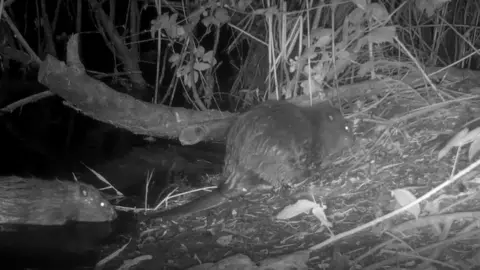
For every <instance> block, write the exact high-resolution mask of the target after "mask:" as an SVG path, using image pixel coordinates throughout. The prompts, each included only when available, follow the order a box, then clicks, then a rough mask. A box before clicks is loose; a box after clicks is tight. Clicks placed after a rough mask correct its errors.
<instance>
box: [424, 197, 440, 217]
mask: <svg viewBox="0 0 480 270" xmlns="http://www.w3.org/2000/svg"><path fill="white" fill-rule="evenodd" d="M424 210H425V211H427V212H428V213H429V214H431V215H436V214H438V213H440V204H439V201H438V200H434V201H432V202H430V201H428V202H426V203H425V207H424Z"/></svg>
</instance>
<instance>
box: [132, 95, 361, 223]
mask: <svg viewBox="0 0 480 270" xmlns="http://www.w3.org/2000/svg"><path fill="white" fill-rule="evenodd" d="M354 140H355V137H354V135H353V133H352V131H351V128H350V125H349V124H348V122H347V121H346V120H345V118H344V117H343V115H342V113H341V112H340V111H339V110H338V109H336V108H334V107H332V106H331V105H330V104H329V103H326V102H323V103H319V104H316V105H314V106H311V107H299V106H297V105H294V104H292V103H288V102H285V101H270V102H266V103H263V104H260V105H257V106H256V107H254V108H252V109H251V110H249V111H247V112H245V113H243V114H241V115H239V116H238V118H237V119H236V120H235V121H234V122H233V123H232V125H231V126H230V127H229V130H228V131H227V138H226V156H225V164H224V167H223V173H222V177H223V178H224V179H225V180H224V181H223V182H221V183H220V184H219V186H218V187H217V188H216V189H214V190H213V191H212V192H210V193H208V194H206V195H204V196H201V197H199V198H197V199H195V200H193V201H191V202H189V203H187V204H184V205H182V206H179V207H176V208H173V209H170V210H166V211H163V212H158V211H155V212H154V211H152V212H147V213H146V214H145V215H141V214H140V216H139V219H140V220H148V219H151V218H158V217H174V216H179V215H182V216H184V215H189V214H193V213H196V212H199V211H202V210H207V209H210V208H213V207H216V206H219V205H221V204H223V203H225V202H227V201H228V200H230V199H232V198H235V197H238V196H241V195H246V194H247V193H251V192H255V191H259V190H265V189H272V188H274V189H278V188H281V187H284V186H289V185H291V184H294V183H296V182H299V181H301V180H303V179H304V178H306V177H308V176H309V175H310V172H311V171H312V169H313V168H315V167H316V166H315V165H319V164H320V163H321V162H322V160H323V159H325V157H327V156H328V155H330V154H333V153H336V152H339V151H340V150H343V149H344V148H347V147H350V146H351V145H353V143H354Z"/></svg>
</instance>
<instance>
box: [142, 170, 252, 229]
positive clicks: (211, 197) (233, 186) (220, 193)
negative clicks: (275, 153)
mask: <svg viewBox="0 0 480 270" xmlns="http://www.w3.org/2000/svg"><path fill="white" fill-rule="evenodd" d="M253 179H256V177H253V174H252V173H251V172H247V173H245V172H239V171H234V172H233V173H231V174H229V176H228V177H227V178H226V180H225V181H223V182H222V183H221V184H220V185H219V186H218V187H217V188H216V189H214V190H213V191H212V192H210V193H208V194H205V195H203V196H200V197H198V198H197V199H194V200H193V201H191V202H188V203H186V204H184V205H181V206H178V207H175V208H172V209H170V210H166V211H163V212H147V213H146V214H145V215H144V214H139V219H140V220H148V219H152V218H160V217H162V218H165V217H177V216H186V215H190V214H194V213H197V212H200V211H204V210H208V209H211V208H214V207H217V206H220V205H222V204H224V203H226V202H228V201H229V200H230V199H234V198H237V197H239V196H241V195H245V194H247V193H248V192H249V191H252V189H256V188H257V187H255V184H256V185H258V183H255V184H254V183H253V182H252V181H253Z"/></svg>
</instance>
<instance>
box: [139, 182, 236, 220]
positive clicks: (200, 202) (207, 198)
mask: <svg viewBox="0 0 480 270" xmlns="http://www.w3.org/2000/svg"><path fill="white" fill-rule="evenodd" d="M228 200H229V199H228V198H227V197H225V196H224V195H223V194H222V193H221V192H220V190H219V189H218V188H216V189H214V190H213V191H212V192H210V193H208V194H205V195H203V196H200V197H198V198H196V199H195V200H193V201H191V202H188V203H186V204H184V205H180V206H178V207H175V208H172V209H169V210H166V211H163V212H147V213H146V214H145V215H144V214H139V219H140V220H149V219H152V218H160V217H162V218H165V217H177V216H186V215H191V214H194V213H197V212H200V211H203V210H208V209H211V208H214V207H217V206H220V205H222V204H224V203H226V202H227V201H228Z"/></svg>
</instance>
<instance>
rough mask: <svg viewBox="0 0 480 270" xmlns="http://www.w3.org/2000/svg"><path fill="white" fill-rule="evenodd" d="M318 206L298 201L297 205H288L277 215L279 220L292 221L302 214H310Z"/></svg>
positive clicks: (307, 201)
mask: <svg viewBox="0 0 480 270" xmlns="http://www.w3.org/2000/svg"><path fill="white" fill-rule="evenodd" d="M317 206H318V204H316V203H314V202H312V201H309V200H298V201H297V202H296V203H294V204H291V205H287V206H286V207H285V208H283V210H282V211H280V213H278V214H277V216H276V218H277V219H291V218H293V217H296V216H298V215H300V214H302V213H305V212H309V211H310V210H311V209H312V208H314V207H317Z"/></svg>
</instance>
